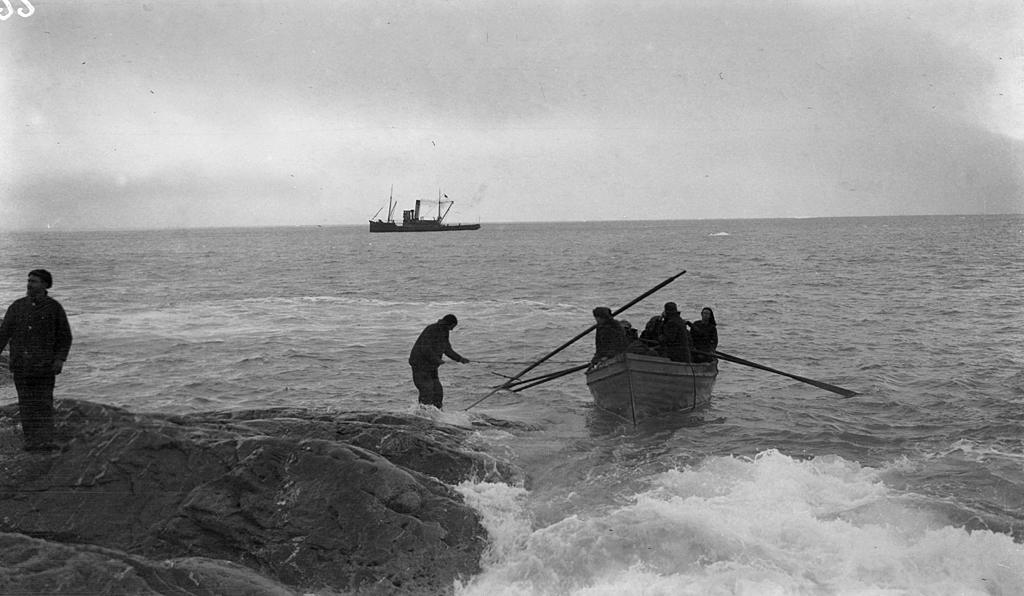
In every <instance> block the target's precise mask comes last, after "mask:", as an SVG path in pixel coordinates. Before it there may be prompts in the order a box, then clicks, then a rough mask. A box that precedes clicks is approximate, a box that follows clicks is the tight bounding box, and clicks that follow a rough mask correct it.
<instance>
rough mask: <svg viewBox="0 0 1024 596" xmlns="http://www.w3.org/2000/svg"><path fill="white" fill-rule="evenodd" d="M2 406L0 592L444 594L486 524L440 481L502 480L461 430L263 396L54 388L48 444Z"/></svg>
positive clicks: (475, 564)
mask: <svg viewBox="0 0 1024 596" xmlns="http://www.w3.org/2000/svg"><path fill="white" fill-rule="evenodd" d="M16 413H17V408H16V406H14V405H9V406H4V407H2V408H0V512H2V513H0V565H2V568H0V593H13V592H16V593H26V594H60V593H66V594H71V593H76V594H81V593H104V594H145V593H154V594H157V593H158V594H175V593H182V594H225V593H230V594H254V595H255V594H291V593H302V592H304V591H314V592H318V593H324V594H328V593H360V594H363V593H365V594H444V593H448V592H450V591H451V589H452V586H453V583H454V581H455V580H456V579H458V578H460V577H461V578H466V577H469V576H471V575H473V574H475V573H477V572H478V571H479V560H480V555H481V553H482V552H483V549H484V548H485V546H486V532H485V530H484V529H483V527H482V526H481V524H480V520H479V517H478V515H477V513H476V512H475V511H474V510H472V509H471V508H470V507H468V506H467V505H465V503H464V502H463V500H462V498H461V496H460V495H459V494H458V493H457V492H456V491H455V490H454V489H453V487H452V485H453V484H457V483H458V482H461V481H464V480H470V479H475V480H489V481H496V482H503V481H511V482H514V481H516V480H515V476H516V471H515V469H514V468H513V467H512V466H510V465H508V464H507V463H505V462H502V461H500V460H497V459H495V458H493V457H491V456H489V455H487V454H486V453H483V452H482V451H478V450H474V449H472V448H469V447H467V446H466V442H467V438H468V437H469V436H470V434H471V431H470V430H469V429H465V428H462V427H453V426H446V425H444V424H440V423H438V422H436V421H432V420H430V419H427V418H421V417H417V416H414V415H397V414H388V413H370V412H364V413H344V414H339V413H330V412H326V411H312V410H303V409H297V408H276V409H267V410H248V411H232V412H213V413H205V414H190V415H184V416H169V415H157V414H145V415H142V414H135V413H131V412H129V411H127V410H124V409H120V408H116V407H111V406H104V405H98V404H94V403H90V402H81V401H71V400H66V401H60V402H58V435H59V439H60V443H61V444H62V449H61V450H60V451H55V452H51V453H37V452H32V453H29V452H24V451H22V449H21V437H20V430H19V429H18V427H17V424H16Z"/></svg>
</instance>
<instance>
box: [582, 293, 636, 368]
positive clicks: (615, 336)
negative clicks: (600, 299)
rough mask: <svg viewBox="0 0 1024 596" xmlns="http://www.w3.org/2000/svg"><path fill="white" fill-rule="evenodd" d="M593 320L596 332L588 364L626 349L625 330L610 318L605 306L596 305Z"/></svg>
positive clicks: (627, 342)
mask: <svg viewBox="0 0 1024 596" xmlns="http://www.w3.org/2000/svg"><path fill="white" fill-rule="evenodd" d="M593 312H594V320H596V321H597V332H596V334H595V339H594V344H595V345H594V347H595V349H594V357H593V358H591V359H590V364H591V365H594V364H597V363H598V362H600V361H602V360H604V359H606V358H611V357H613V356H615V355H616V354H620V353H622V352H625V351H626V348H627V347H628V346H629V341H627V340H626V332H625V331H623V329H622V325H620V324H619V322H618V321H616V320H615V319H613V318H612V311H611V309H610V308H608V307H607V306H598V307H597V308H595V309H594V311H593Z"/></svg>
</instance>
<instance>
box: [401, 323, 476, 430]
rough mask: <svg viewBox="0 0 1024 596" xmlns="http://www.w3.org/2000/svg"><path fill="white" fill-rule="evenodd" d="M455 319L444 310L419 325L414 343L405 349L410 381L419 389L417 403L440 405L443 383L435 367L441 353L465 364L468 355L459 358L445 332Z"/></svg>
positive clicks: (438, 365) (447, 332) (452, 325)
mask: <svg viewBox="0 0 1024 596" xmlns="http://www.w3.org/2000/svg"><path fill="white" fill-rule="evenodd" d="M458 324H459V320H458V319H457V318H455V315H452V314H447V315H445V316H443V317H441V319H440V320H439V321H437V322H436V323H431V324H429V325H427V326H426V328H424V329H423V331H422V332H421V333H420V336H419V337H418V338H416V343H415V344H413V346H412V351H411V352H409V366H411V367H412V382H413V383H414V384H415V385H416V389H418V390H419V392H420V397H419V400H420V403H421V404H426V405H428V406H434V407H436V408H437V409H439V410H440V409H441V402H442V401H443V400H444V387H442V386H441V380H440V379H438V377H437V369H438V367H440V366H441V360H442V358H441V356H447V357H449V358H451V359H452V360H454V361H456V362H461V363H463V364H466V363H468V362H469V358H463V357H462V356H460V355H459V354H458V352H456V351H455V350H453V349H452V344H451V341H450V340H449V339H448V334H449V333H450V332H451V330H452V329H455V326H456V325H458Z"/></svg>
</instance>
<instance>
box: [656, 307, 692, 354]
mask: <svg viewBox="0 0 1024 596" xmlns="http://www.w3.org/2000/svg"><path fill="white" fill-rule="evenodd" d="M664 316H665V321H664V323H663V324H662V326H661V337H659V338H658V343H659V349H660V350H661V355H662V356H665V357H667V358H668V359H669V360H671V361H673V362H690V333H689V332H688V331H687V330H686V321H684V320H683V318H682V317H681V316H679V308H678V307H677V306H676V303H675V302H666V303H665V312H664Z"/></svg>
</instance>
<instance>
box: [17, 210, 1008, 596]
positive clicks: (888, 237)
mask: <svg viewBox="0 0 1024 596" xmlns="http://www.w3.org/2000/svg"><path fill="white" fill-rule="evenodd" d="M0 255H2V258H0V301H2V302H4V303H5V304H6V303H9V302H10V301H13V300H15V299H17V298H19V297H20V296H22V295H24V293H25V278H26V274H27V272H28V271H29V270H31V269H34V268H45V269H48V270H50V271H51V272H52V273H53V277H54V286H53V288H52V290H51V295H52V296H53V297H55V298H56V299H58V300H59V301H61V303H62V304H63V305H64V307H65V309H66V310H67V312H68V315H69V318H70V322H71V326H72V329H73V332H74V337H75V342H74V346H73V348H72V352H71V357H70V359H69V360H68V362H67V365H66V366H65V369H64V374H63V375H61V377H60V378H59V381H58V385H57V391H56V397H57V399H58V400H59V399H62V398H73V399H83V400H89V401H94V402H100V403H104V404H111V405H116V406H121V407H124V408H128V409H130V410H132V411H137V412H166V413H185V412H204V411H213V410H229V409H239V408H245V409H250V408H263V407H276V406H302V407H309V408H315V409H327V410H331V411H338V412H347V411H366V410H382V411H390V412H398V413H405V414H411V415H417V416H424V417H428V418H431V419H433V420H435V421H436V422H437V423H438V424H450V425H458V426H462V427H465V428H468V429H471V432H472V436H473V441H472V443H473V448H474V449H485V450H488V451H492V452H493V453H495V454H496V455H500V456H501V457H504V458H507V459H508V460H509V461H511V462H513V463H515V464H516V465H517V466H519V468H520V469H522V471H523V475H522V479H521V480H519V481H515V482H513V483H511V484H500V483H487V482H479V481H477V480H475V479H467V480H466V481H464V482H462V483H461V484H459V485H458V486H456V487H455V488H456V490H458V491H459V493H461V494H462V495H463V497H464V499H465V500H466V501H467V502H468V503H469V504H470V505H472V506H473V507H474V508H475V509H476V510H477V511H479V512H480V515H481V518H482V519H483V522H484V525H485V527H486V529H487V531H488V535H489V541H490V542H489V548H488V550H487V553H486V556H485V557H484V560H483V561H482V572H481V573H480V574H479V575H477V576H474V577H467V578H463V579H462V580H461V581H459V582H458V583H456V584H455V585H454V586H453V592H454V593H455V594H458V595H460V596H470V595H488V596H494V595H549V594H550V595H579V596H599V595H602V596H603V595H609V596H611V595H616V596H618V595H675V594H694V595H696V594H701V595H704V594H722V595H726V594H741V595H789V594H799V595H832V594H838V595H860V594H871V595H885V596H894V595H916V594H928V595H931V594H943V595H945V594H948V595H954V594H955V595H961V594H971V595H973V594H978V595H981V594H998V595H1017V594H1024V216H1022V215H1001V216H977V215H964V216H907V217H867V218H808V219H761V220H692V221H602V222H572V223H493V224H489V223H484V224H483V225H482V227H481V229H480V230H477V231H466V232H456V233H420V234H370V233H369V232H368V230H367V228H366V226H365V225H363V226H322V227H321V226H306V227H268V228H218V229H187V230H147V231H87V232H86V231H56V230H47V231H36V232H5V233H2V234H0ZM683 271H685V273H684V274H682V275H679V277H678V278H676V279H675V280H674V281H672V282H671V283H669V284H667V285H666V286H665V287H663V288H662V289H660V290H658V291H656V292H654V293H653V294H651V295H650V296H648V297H647V298H645V299H643V300H641V301H639V302H637V303H636V304H634V305H633V306H631V307H629V308H628V309H626V310H625V311H623V312H622V313H621V314H619V315H618V318H619V319H620V320H623V319H625V320H628V321H630V322H631V323H632V324H633V326H635V327H642V326H643V324H644V323H645V322H646V321H647V319H648V318H649V317H651V316H653V315H655V314H658V313H659V312H660V311H661V309H662V305H663V304H664V302H667V301H674V302H676V303H677V304H678V305H679V308H680V310H681V311H682V313H683V317H684V318H689V319H696V318H698V317H699V313H700V310H701V308H702V307H704V306H710V307H711V308H712V309H713V310H714V312H715V317H716V319H717V321H718V331H719V337H720V344H719V349H720V350H721V351H723V352H725V353H727V354H730V355H733V356H736V357H739V358H743V359H745V360H748V361H751V362H755V363H758V364H761V365H764V366H767V367H770V368H772V369H775V370H776V371H780V372H784V373H789V374H793V375H797V376H799V377H802V378H805V379H811V380H815V381H821V382H824V383H828V384H831V385H835V386H838V387H842V388H845V389H850V390H852V391H856V392H857V395H855V396H853V397H849V398H846V397H843V396H841V395H839V394H836V393H833V392H830V391H827V390H823V389H821V388H819V387H818V386H815V385H813V384H810V383H807V382H804V381H800V380H796V379H793V378H791V377H789V376H785V375H783V374H777V373H775V372H769V371H765V370H761V369H757V368H753V367H750V366H745V365H740V364H735V363H732V362H721V363H720V367H719V368H720V374H719V377H718V381H717V384H716V386H715V390H714V398H713V401H712V405H711V406H710V408H708V409H706V410H704V411H702V412H698V413H695V414H690V415H683V414H672V415H666V416H663V417H658V418H655V419H650V420H646V421H643V422H641V423H640V424H639V425H637V426H633V425H632V424H630V423H627V422H625V421H623V420H621V419H617V418H615V417H614V416H611V415H609V414H607V413H606V412H603V411H601V410H599V409H596V408H595V406H594V405H593V402H592V398H591V396H590V394H589V391H588V389H587V387H586V383H585V379H584V377H583V375H582V373H576V374H573V375H567V376H565V377H562V378H559V379H557V380H554V381H551V382H549V383H545V384H541V385H538V386H536V387H533V388H530V389H527V390H524V391H521V392H515V393H513V392H510V391H504V390H498V391H495V388H497V387H498V386H500V385H501V384H502V383H504V382H505V381H506V380H507V379H508V378H509V377H515V376H517V375H518V374H519V373H520V371H522V370H524V369H526V368H528V367H531V366H532V365H533V364H534V363H536V362H537V361H538V360H540V359H542V358H544V357H546V356H549V355H550V357H549V358H547V360H546V361H545V362H544V363H543V364H542V365H540V366H537V367H536V368H534V369H532V370H531V371H530V372H529V373H527V376H534V375H538V374H544V373H545V372H546V371H552V370H559V369H564V368H568V367H571V366H573V365H576V364H580V363H584V362H586V361H587V360H589V358H590V356H591V354H592V352H593V347H594V346H593V335H592V334H590V335H585V336H584V337H582V338H581V339H579V340H577V341H575V342H571V341H570V340H572V339H573V338H574V337H576V336H578V335H579V334H581V333H582V332H584V331H586V330H587V329H588V327H590V326H591V325H592V324H593V318H592V316H591V310H592V309H593V308H594V307H595V306H608V307H609V308H612V309H613V310H616V309H619V308H621V307H622V306H624V305H627V304H629V303H630V302H631V301H633V300H635V299H636V298H637V297H639V296H641V295H643V294H644V293H646V292H647V291H648V290H650V289H651V288H653V287H655V286H657V285H658V284H659V283H661V282H662V281H664V280H666V279H668V278H670V277H672V276H675V275H678V274H680V273H681V272H683ZM447 313H452V314H455V315H456V316H457V317H458V319H459V325H458V327H457V328H456V330H455V331H454V332H453V333H452V345H453V347H454V349H455V350H456V351H458V352H459V353H460V354H462V355H463V356H465V357H467V358H469V359H470V360H471V362H470V363H469V364H458V363H454V362H449V363H446V364H445V365H443V366H442V367H441V369H440V376H441V380H442V382H443V384H444V386H445V398H444V407H443V410H441V411H438V410H436V409H433V408H429V407H421V406H419V405H418V404H417V403H416V402H417V399H416V391H415V388H414V387H413V384H412V379H411V375H410V369H409V366H408V364H407V360H406V359H407V357H408V354H409V349H410V347H411V345H412V343H413V341H415V339H416V337H417V335H418V334H419V332H420V331H421V330H422V329H423V327H424V326H425V325H427V324H429V323H432V322H434V321H436V320H437V319H439V318H441V317H442V316H443V315H445V314H447ZM566 344H568V345H566ZM563 346H565V347H564V348H563V349H561V350H559V351H557V352H556V353H554V355H551V354H552V352H555V350H556V349H558V348H560V347H563ZM11 399H14V392H13V388H12V387H11V386H10V385H9V384H8V385H4V386H3V387H0V400H4V401H7V400H11ZM488 420H490V421H494V420H498V421H504V422H506V423H507V424H489V423H487V422H486V421H488Z"/></svg>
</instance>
